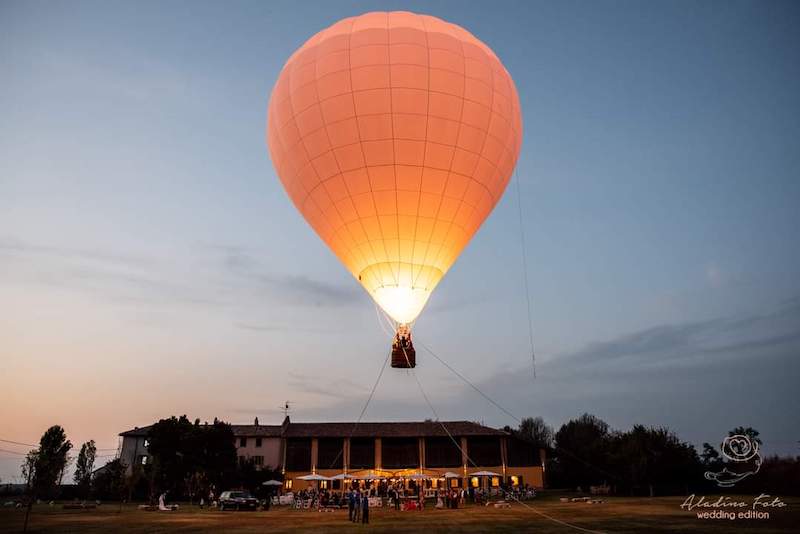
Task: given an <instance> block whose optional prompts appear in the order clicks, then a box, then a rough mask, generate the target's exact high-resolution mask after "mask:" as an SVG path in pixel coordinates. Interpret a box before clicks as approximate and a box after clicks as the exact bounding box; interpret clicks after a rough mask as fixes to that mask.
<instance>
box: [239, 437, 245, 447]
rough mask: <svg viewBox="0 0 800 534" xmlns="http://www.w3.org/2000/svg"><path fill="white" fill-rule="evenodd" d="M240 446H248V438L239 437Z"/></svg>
mask: <svg viewBox="0 0 800 534" xmlns="http://www.w3.org/2000/svg"><path fill="white" fill-rule="evenodd" d="M239 446H240V447H247V438H239Z"/></svg>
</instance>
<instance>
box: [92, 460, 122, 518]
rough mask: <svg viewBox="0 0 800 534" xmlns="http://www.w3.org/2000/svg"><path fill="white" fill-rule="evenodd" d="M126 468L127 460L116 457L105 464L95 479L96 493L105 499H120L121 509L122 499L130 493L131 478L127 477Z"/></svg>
mask: <svg viewBox="0 0 800 534" xmlns="http://www.w3.org/2000/svg"><path fill="white" fill-rule="evenodd" d="M126 470H127V466H126V465H125V462H123V461H122V460H120V459H119V458H116V459H114V460H111V461H110V462H108V463H107V464H106V465H104V466H103V467H102V468H101V469H100V470H99V472H98V473H97V476H96V477H95V480H94V493H95V494H96V495H97V496H98V497H99V498H103V499H115V500H116V499H119V502H120V510H121V509H122V501H123V500H124V499H125V496H126V494H127V493H128V483H129V480H128V479H127V478H126V477H125V471H126Z"/></svg>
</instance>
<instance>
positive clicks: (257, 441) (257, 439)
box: [256, 438, 261, 447]
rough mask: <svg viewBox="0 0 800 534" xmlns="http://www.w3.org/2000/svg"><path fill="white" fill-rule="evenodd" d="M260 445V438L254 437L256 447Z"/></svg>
mask: <svg viewBox="0 0 800 534" xmlns="http://www.w3.org/2000/svg"><path fill="white" fill-rule="evenodd" d="M260 446H261V438H256V447H260Z"/></svg>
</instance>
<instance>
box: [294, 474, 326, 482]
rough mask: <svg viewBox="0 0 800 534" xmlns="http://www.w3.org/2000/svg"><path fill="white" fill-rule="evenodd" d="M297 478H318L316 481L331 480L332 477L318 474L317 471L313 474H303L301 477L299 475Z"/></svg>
mask: <svg viewBox="0 0 800 534" xmlns="http://www.w3.org/2000/svg"><path fill="white" fill-rule="evenodd" d="M297 479H298V480H316V481H320V480H330V478H329V477H324V476H322V475H318V474H316V473H311V474H309V475H303V476H301V477H297Z"/></svg>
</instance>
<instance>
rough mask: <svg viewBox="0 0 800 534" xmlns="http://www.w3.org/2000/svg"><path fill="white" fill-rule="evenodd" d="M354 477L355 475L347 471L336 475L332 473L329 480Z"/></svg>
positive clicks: (351, 478)
mask: <svg viewBox="0 0 800 534" xmlns="http://www.w3.org/2000/svg"><path fill="white" fill-rule="evenodd" d="M354 478H356V477H354V476H353V475H348V474H347V473H339V474H338V475H333V476H332V477H331V480H353V479H354Z"/></svg>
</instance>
